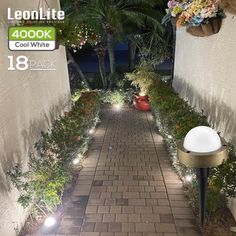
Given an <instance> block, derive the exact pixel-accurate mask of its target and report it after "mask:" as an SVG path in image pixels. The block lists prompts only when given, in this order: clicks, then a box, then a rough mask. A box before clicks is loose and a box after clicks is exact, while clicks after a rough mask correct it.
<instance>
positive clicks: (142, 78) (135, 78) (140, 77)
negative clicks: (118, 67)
mask: <svg viewBox="0 0 236 236" xmlns="http://www.w3.org/2000/svg"><path fill="white" fill-rule="evenodd" d="M125 77H126V79H128V80H129V81H132V83H131V84H132V85H134V86H135V87H136V88H138V89H139V90H140V93H141V94H145V95H146V94H147V92H148V91H149V88H150V87H151V85H152V84H153V83H154V82H155V81H156V80H159V79H160V76H159V75H158V74H157V73H155V71H154V70H153V67H152V66H151V65H148V64H147V63H145V62H142V63H141V64H139V65H138V66H137V67H136V69H135V70H134V71H133V72H131V73H126V74H125Z"/></svg>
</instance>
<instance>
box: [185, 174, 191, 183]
mask: <svg viewBox="0 0 236 236" xmlns="http://www.w3.org/2000/svg"><path fill="white" fill-rule="evenodd" d="M185 180H186V182H192V180H193V176H192V175H186V176H185Z"/></svg>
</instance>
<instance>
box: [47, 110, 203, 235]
mask: <svg viewBox="0 0 236 236" xmlns="http://www.w3.org/2000/svg"><path fill="white" fill-rule="evenodd" d="M83 166H84V168H83V169H82V171H81V172H80V175H79V178H78V182H77V184H76V187H75V189H74V192H73V194H72V196H71V200H70V202H69V203H68V204H66V206H65V212H64V216H63V219H62V221H61V224H60V226H59V228H58V230H57V234H56V235H61V236H62V235H63V236H176V235H179V236H182V235H185V236H199V235H201V234H200V233H199V230H198V228H197V226H196V225H195V218H194V215H193V213H192V210H191V208H190V207H189V205H188V203H187V200H186V198H185V197H184V193H183V190H182V184H181V181H180V180H179V179H178V177H177V176H176V174H175V173H174V172H173V170H172V169H171V164H170V161H169V159H168V154H167V151H166V148H165V145H164V144H163V141H162V137H161V136H160V135H159V134H157V133H156V131H155V130H154V125H153V120H152V116H151V114H150V113H143V112H139V111H136V110H133V109H124V110H122V111H120V112H118V111H111V110H104V112H103V116H102V123H101V124H100V126H99V127H98V129H97V131H96V133H95V134H94V139H93V143H92V145H91V147H90V150H89V152H88V158H87V159H85V160H84V162H83ZM53 235H55V234H53ZM50 236H51V235H50Z"/></svg>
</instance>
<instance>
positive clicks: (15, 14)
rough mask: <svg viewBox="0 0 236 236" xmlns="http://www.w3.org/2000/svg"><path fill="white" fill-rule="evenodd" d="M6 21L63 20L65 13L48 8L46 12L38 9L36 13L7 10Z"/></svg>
mask: <svg viewBox="0 0 236 236" xmlns="http://www.w3.org/2000/svg"><path fill="white" fill-rule="evenodd" d="M7 18H8V20H64V19H65V12H64V11H61V10H59V11H57V10H55V9H50V8H48V9H47V10H46V11H45V10H43V9H42V8H39V9H38V10H37V11H19V10H16V11H13V10H12V9H11V8H10V7H9V8H8V9H7Z"/></svg>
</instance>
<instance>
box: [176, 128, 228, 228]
mask: <svg viewBox="0 0 236 236" xmlns="http://www.w3.org/2000/svg"><path fill="white" fill-rule="evenodd" d="M177 147H178V157H179V161H180V162H181V163H182V164H184V165H185V166H187V167H192V168H196V169H197V171H198V176H199V195H200V198H199V200H200V209H199V210H200V222H201V224H202V225H204V220H205V211H206V192H207V178H208V173H209V168H211V167H217V166H219V165H221V164H222V163H223V161H225V160H227V159H228V151H227V145H226V142H225V141H224V140H223V139H222V138H220V136H219V135H218V134H217V132H215V131H214V130H213V129H212V128H210V127H206V126H198V127H195V128H193V129H191V130H190V131H189V132H188V133H187V135H186V137H185V139H184V140H182V141H180V142H179V143H178V145H177ZM186 180H187V176H186Z"/></svg>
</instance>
